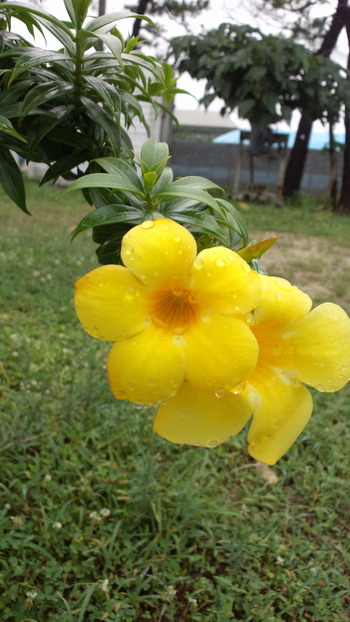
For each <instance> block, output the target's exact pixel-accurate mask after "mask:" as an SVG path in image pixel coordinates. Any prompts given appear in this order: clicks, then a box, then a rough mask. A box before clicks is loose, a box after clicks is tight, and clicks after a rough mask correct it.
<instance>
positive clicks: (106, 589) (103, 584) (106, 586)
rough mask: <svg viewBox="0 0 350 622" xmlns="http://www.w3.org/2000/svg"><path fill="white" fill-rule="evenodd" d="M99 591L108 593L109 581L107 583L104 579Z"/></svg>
mask: <svg viewBox="0 0 350 622" xmlns="http://www.w3.org/2000/svg"><path fill="white" fill-rule="evenodd" d="M100 589H101V590H102V592H108V591H109V581H108V579H104V581H102V583H101V586H100Z"/></svg>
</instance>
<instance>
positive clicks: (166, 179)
mask: <svg viewBox="0 0 350 622" xmlns="http://www.w3.org/2000/svg"><path fill="white" fill-rule="evenodd" d="M173 178H174V174H173V171H172V170H171V168H169V167H165V169H164V171H163V172H162V174H161V176H160V177H159V178H158V181H157V183H156V185H155V186H154V188H153V192H154V193H155V194H157V193H159V192H161V191H162V190H163V189H164V188H166V187H167V186H169V185H170V184H171V183H172V181H173Z"/></svg>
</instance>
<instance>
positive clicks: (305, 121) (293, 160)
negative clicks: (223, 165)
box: [283, 0, 348, 196]
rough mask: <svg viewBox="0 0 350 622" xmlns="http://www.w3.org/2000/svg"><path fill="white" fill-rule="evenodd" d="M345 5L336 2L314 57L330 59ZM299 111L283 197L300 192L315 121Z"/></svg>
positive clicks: (346, 11)
mask: <svg viewBox="0 0 350 622" xmlns="http://www.w3.org/2000/svg"><path fill="white" fill-rule="evenodd" d="M347 5H348V2H347V0H339V1H338V5H337V10H336V12H335V13H334V15H333V18H332V21H331V24H330V27H329V29H328V31H327V32H326V34H325V36H324V39H323V41H322V44H321V46H320V47H319V49H318V50H317V51H316V55H318V56H322V57H323V58H329V57H330V55H331V53H332V51H333V49H334V47H335V45H336V43H337V40H338V37H339V35H340V32H341V30H342V28H343V27H344V25H345V22H346V16H347V14H348V6H347ZM301 111H302V116H301V119H300V122H299V126H298V130H297V134H296V137H295V142H294V145H293V148H292V150H291V153H290V156H289V160H288V164H287V168H286V174H285V181H284V187H283V195H284V196H292V195H293V194H295V193H296V192H298V191H299V190H300V186H301V181H302V177H303V172H304V168H305V164H306V158H307V153H308V144H309V139H310V135H311V129H312V122H313V121H314V120H315V118H313V117H312V116H310V115H309V114H308V110H307V109H304V108H302V109H301Z"/></svg>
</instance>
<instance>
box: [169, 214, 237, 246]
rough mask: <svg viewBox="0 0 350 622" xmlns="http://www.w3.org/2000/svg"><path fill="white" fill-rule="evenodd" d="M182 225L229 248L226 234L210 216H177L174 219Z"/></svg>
mask: <svg viewBox="0 0 350 622" xmlns="http://www.w3.org/2000/svg"><path fill="white" fill-rule="evenodd" d="M174 220H176V221H177V222H179V223H180V224H182V225H184V226H187V227H188V228H189V230H190V231H191V232H192V233H199V234H207V235H210V236H211V237H212V238H214V239H215V240H217V241H218V242H220V243H221V244H223V245H224V246H227V239H226V236H225V233H224V232H223V231H222V229H221V227H220V226H219V225H218V223H217V222H216V220H215V218H214V217H213V216H211V215H210V214H203V213H200V214H195V213H194V214H193V215H192V216H191V215H189V214H177V215H176V218H174Z"/></svg>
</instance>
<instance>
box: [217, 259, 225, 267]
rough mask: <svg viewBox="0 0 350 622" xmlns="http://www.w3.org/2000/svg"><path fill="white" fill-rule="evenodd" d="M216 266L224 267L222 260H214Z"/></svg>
mask: <svg viewBox="0 0 350 622" xmlns="http://www.w3.org/2000/svg"><path fill="white" fill-rule="evenodd" d="M216 265H217V266H218V267H219V268H223V267H224V266H225V262H224V260H223V259H217V260H216Z"/></svg>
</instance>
